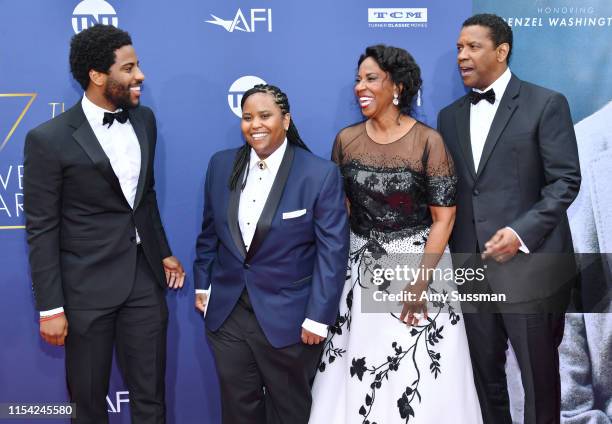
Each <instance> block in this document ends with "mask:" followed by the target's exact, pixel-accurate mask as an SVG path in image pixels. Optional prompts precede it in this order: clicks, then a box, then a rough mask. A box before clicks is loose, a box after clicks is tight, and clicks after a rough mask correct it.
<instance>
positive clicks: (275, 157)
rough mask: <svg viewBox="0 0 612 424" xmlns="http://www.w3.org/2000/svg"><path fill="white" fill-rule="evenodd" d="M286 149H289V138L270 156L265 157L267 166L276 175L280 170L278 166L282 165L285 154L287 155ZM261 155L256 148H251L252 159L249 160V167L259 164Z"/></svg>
mask: <svg viewBox="0 0 612 424" xmlns="http://www.w3.org/2000/svg"><path fill="white" fill-rule="evenodd" d="M285 150H287V138H285V140H284V141H283V144H281V145H280V146H279V147H278V149H276V150H275V151H274V152H273V153H272V154H271V155H270V156H268V157H267V158H266V159H265V162H266V168H267V169H268V170H270V172H272V174H274V175H276V173H277V172H278V168H280V166H281V162H282V161H283V156H284V155H285ZM260 160H261V159H259V156H257V153H256V152H255V149H251V159H250V162H249V169H253V168H255V167H256V166H257V162H259V161H260Z"/></svg>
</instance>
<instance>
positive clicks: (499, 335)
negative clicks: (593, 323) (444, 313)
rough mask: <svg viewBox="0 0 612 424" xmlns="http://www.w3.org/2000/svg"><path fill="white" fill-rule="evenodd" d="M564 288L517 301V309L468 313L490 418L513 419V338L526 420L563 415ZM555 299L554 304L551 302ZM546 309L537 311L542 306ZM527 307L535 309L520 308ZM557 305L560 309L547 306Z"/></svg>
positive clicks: (501, 422)
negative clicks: (509, 356) (509, 361)
mask: <svg viewBox="0 0 612 424" xmlns="http://www.w3.org/2000/svg"><path fill="white" fill-rule="evenodd" d="M568 299H569V292H568V291H565V290H563V291H561V292H560V293H559V294H557V295H555V296H554V297H553V298H551V299H545V300H540V301H537V302H531V303H530V304H529V305H515V310H516V311H515V312H511V311H508V308H505V312H503V313H490V312H484V313H469V312H467V313H465V312H464V314H463V317H464V320H465V328H466V332H467V338H468V344H469V347H470V356H471V358H472V368H473V370H474V380H475V383H476V390H477V392H478V398H479V400H480V408H481V411H482V416H483V420H484V422H485V424H512V419H511V416H510V400H509V396H508V386H507V381H506V370H505V365H506V350H507V348H508V341H510V343H511V344H512V348H513V349H514V352H515V354H516V358H517V362H518V365H519V368H520V371H521V380H522V383H523V389H524V392H525V410H524V424H557V423H559V422H560V415H561V382H560V377H559V352H558V348H559V345H560V344H561V340H562V339H563V330H564V325H565V314H564V313H563V312H556V311H558V310H559V309H558V305H559V303H562V302H566V301H567V300H568ZM551 304H552V305H555V306H554V307H552V309H551V306H550V305H551ZM538 309H539V310H541V312H535V311H537V310H538ZM524 310H528V311H530V313H521V311H524ZM550 310H554V311H555V312H548V311H550ZM531 312H533V313H531Z"/></svg>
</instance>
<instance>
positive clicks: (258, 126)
mask: <svg viewBox="0 0 612 424" xmlns="http://www.w3.org/2000/svg"><path fill="white" fill-rule="evenodd" d="M289 120H290V116H289V113H285V114H283V113H282V111H281V109H280V107H279V106H278V105H277V104H276V102H275V101H274V97H273V96H272V95H271V94H268V93H254V94H251V95H250V96H249V97H248V98H247V99H246V100H245V101H244V104H243V106H242V121H241V122H240V128H241V130H242V135H243V136H244V139H245V140H246V142H247V143H248V144H249V145H250V146H251V147H252V148H253V149H254V150H255V152H256V153H257V156H259V158H260V159H266V158H267V157H268V156H270V155H271V154H272V153H274V151H275V150H276V149H278V148H279V147H280V146H281V144H283V141H285V135H286V134H287V128H289Z"/></svg>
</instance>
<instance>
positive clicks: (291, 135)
mask: <svg viewBox="0 0 612 424" xmlns="http://www.w3.org/2000/svg"><path fill="white" fill-rule="evenodd" d="M255 93H264V94H269V95H271V96H272V97H273V98H274V103H276V105H277V106H278V107H279V108H280V110H281V113H282V114H283V115H286V114H287V113H289V112H290V111H291V108H290V106H289V99H288V98H287V95H286V94H285V93H283V92H282V91H281V89H280V88H278V87H277V86H275V85H270V84H257V85H256V86H254V87H253V88H250V89H248V90H247V91H246V92H245V93H244V94H243V95H242V100H241V101H240V107H241V108H242V107H244V102H246V99H248V98H249V96H252V95H253V94H255ZM287 142H288V143H291V144H293V145H294V146H296V147H300V148H302V149H304V150H307V151H309V152H310V149H309V148H308V146H306V144H305V143H304V141H302V138H301V137H300V133H299V132H298V130H297V127H296V126H295V124H294V123H293V119H291V118H290V119H289V129H288V130H287ZM250 156H251V146H249V144H248V143H245V144H244V146H242V147H241V148H240V149H238V152H237V153H236V158H235V159H234V165H233V167H232V173H231V175H230V179H229V188H230V190H234V189H235V188H236V185H237V184H238V178H239V177H240V174H241V173H242V170H243V169H244V167H245V166H247V164H248V163H249V158H250ZM242 188H244V185H243V187H242Z"/></svg>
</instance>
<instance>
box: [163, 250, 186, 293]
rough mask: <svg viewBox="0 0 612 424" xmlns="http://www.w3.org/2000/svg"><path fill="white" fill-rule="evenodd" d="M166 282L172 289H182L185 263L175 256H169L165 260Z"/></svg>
mask: <svg viewBox="0 0 612 424" xmlns="http://www.w3.org/2000/svg"><path fill="white" fill-rule="evenodd" d="M162 262H163V264H164V271H165V273H166V282H167V283H168V287H170V288H171V289H180V288H181V287H183V282H184V281H185V270H184V269H183V265H181V262H180V261H179V260H178V259H177V258H176V257H175V256H168V257H167V258H165V259H164V260H163V261H162Z"/></svg>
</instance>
